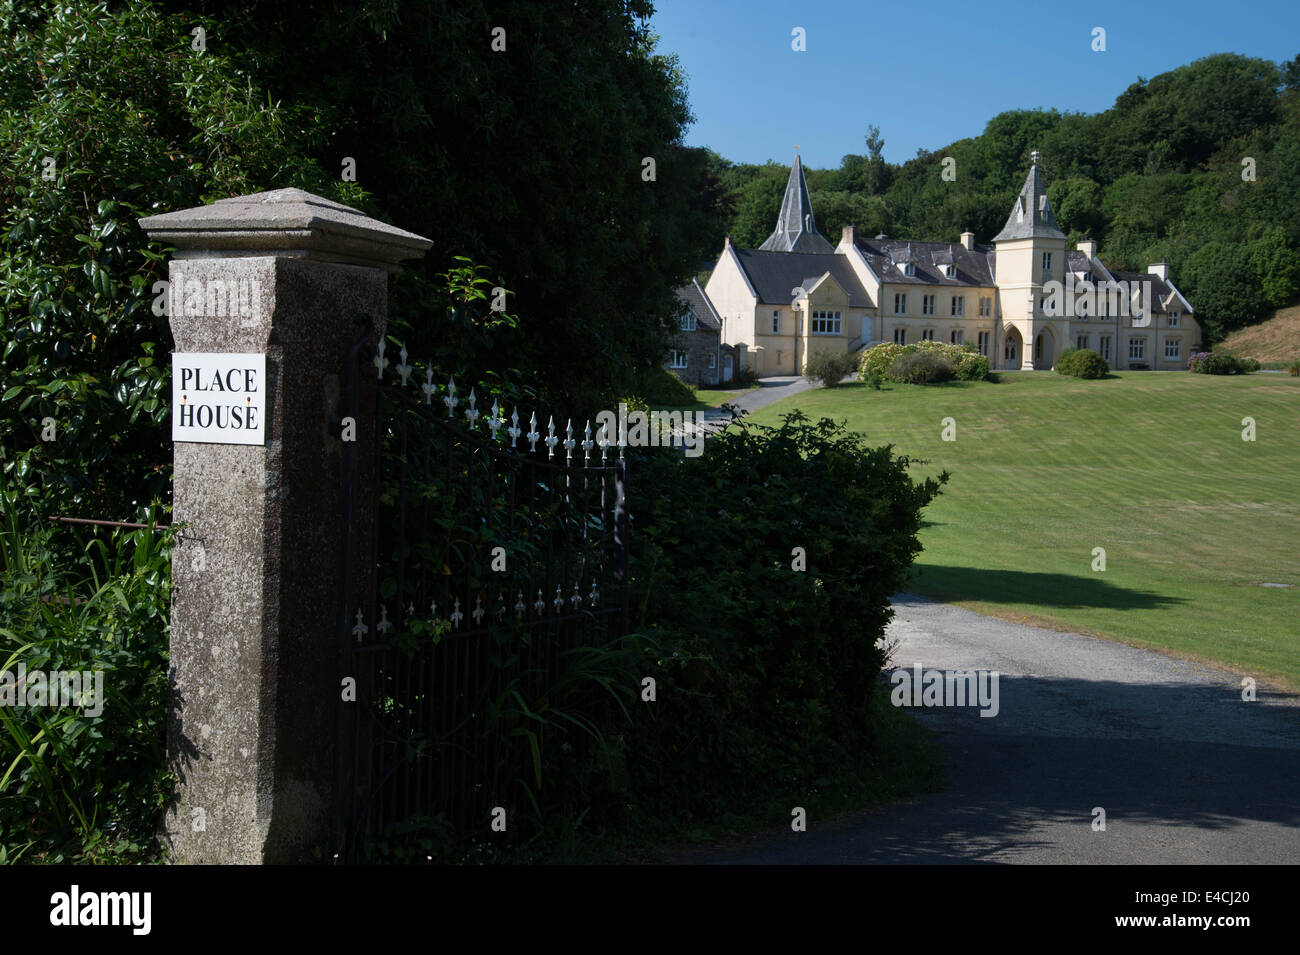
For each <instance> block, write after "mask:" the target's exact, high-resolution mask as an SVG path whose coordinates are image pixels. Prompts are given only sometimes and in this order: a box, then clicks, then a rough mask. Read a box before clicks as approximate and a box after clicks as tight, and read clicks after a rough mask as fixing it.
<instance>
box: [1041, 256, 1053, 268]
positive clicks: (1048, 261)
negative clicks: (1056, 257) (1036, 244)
mask: <svg viewBox="0 0 1300 955" xmlns="http://www.w3.org/2000/svg"><path fill="white" fill-rule="evenodd" d="M1043 271H1044V272H1050V271H1052V253H1051V252H1044V253H1043Z"/></svg>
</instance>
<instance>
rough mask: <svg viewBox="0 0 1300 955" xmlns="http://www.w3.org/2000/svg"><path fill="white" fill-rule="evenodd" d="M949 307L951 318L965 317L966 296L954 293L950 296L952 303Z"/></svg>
mask: <svg viewBox="0 0 1300 955" xmlns="http://www.w3.org/2000/svg"><path fill="white" fill-rule="evenodd" d="M950 308H951V310H952V317H953V318H965V317H966V296H964V295H954V296H953V297H952V305H951V306H950Z"/></svg>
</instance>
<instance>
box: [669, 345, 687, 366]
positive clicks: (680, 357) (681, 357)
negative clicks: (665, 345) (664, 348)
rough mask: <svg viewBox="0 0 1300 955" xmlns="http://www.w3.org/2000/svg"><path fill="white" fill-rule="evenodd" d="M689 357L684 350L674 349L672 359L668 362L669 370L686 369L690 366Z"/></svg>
mask: <svg viewBox="0 0 1300 955" xmlns="http://www.w3.org/2000/svg"><path fill="white" fill-rule="evenodd" d="M690 360H691V358H690V355H688V354H687V353H686V351H685V350H684V349H681V348H674V349H673V350H672V357H671V358H669V360H668V367H669V368H686V367H687V366H688V365H689V364H690Z"/></svg>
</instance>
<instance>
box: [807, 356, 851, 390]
mask: <svg viewBox="0 0 1300 955" xmlns="http://www.w3.org/2000/svg"><path fill="white" fill-rule="evenodd" d="M856 364H857V356H856V355H854V354H852V353H851V352H829V351H824V352H818V353H817V354H816V355H813V357H812V358H810V359H808V363H807V364H806V365H804V369H803V376H804V377H805V378H807V379H808V380H809V381H819V382H821V383H822V385H824V386H825V387H827V388H834V387H835V386H836V385H838V384H839V383H840V382H841V381H843V380H844V378H845V377H846V376H847V375H851V374H852V373H853V368H854V366H855V365H856Z"/></svg>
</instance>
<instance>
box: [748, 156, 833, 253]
mask: <svg viewBox="0 0 1300 955" xmlns="http://www.w3.org/2000/svg"><path fill="white" fill-rule="evenodd" d="M759 249H760V250H762V251H764V252H834V251H835V247H834V246H832V245H831V244H830V242H828V241H826V237H825V236H823V235H822V234H821V233H820V232H818V231H817V221H816V220H815V219H814V218H813V208H812V199H811V198H810V197H809V195H808V181H807V180H806V179H804V175H803V163H802V162H800V160H799V154H798V153H795V157H794V165H792V166H791V167H790V179H789V181H788V182H786V184H785V198H784V199H782V200H781V214H780V215H779V216H778V217H777V220H776V229H775V231H773V233H772V234H771V235H769V236H768V237H767V241H765V242H764V243H763V244H762V245H760V246H759Z"/></svg>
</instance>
